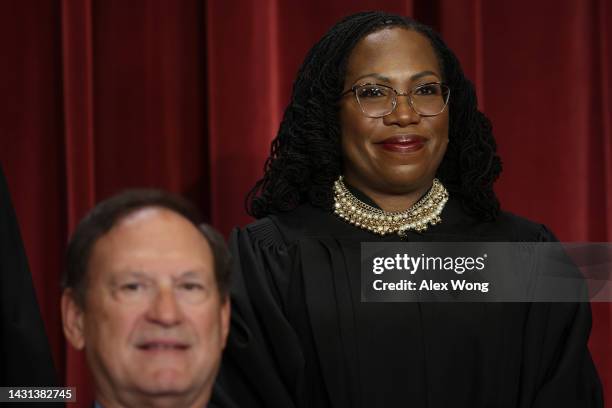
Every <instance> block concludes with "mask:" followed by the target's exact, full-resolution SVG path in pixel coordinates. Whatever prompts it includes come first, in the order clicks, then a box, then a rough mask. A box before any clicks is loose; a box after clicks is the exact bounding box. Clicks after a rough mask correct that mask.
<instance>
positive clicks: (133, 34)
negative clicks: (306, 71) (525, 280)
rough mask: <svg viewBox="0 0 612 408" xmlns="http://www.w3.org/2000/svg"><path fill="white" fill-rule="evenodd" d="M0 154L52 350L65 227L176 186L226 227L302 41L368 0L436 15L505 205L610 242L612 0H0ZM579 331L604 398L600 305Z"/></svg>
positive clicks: (609, 318)
mask: <svg viewBox="0 0 612 408" xmlns="http://www.w3.org/2000/svg"><path fill="white" fill-rule="evenodd" d="M0 7H1V8H2V12H1V13H0V49H1V50H2V64H1V65H0V90H1V93H0V162H1V164H2V167H3V169H4V172H5V175H6V178H7V180H8V183H9V187H10V190H11V193H12V198H13V202H14V205H15V207H16V212H17V215H18V218H19V222H20V226H21V231H22V235H23V239H24V242H25V246H26V251H27V254H28V259H29V262H30V268H31V270H32V274H33V279H34V283H35V289H36V293H37V296H38V300H39V304H40V307H41V313H42V316H43V318H44V321H45V325H46V330H47V333H48V336H49V341H50V343H51V346H52V349H53V351H54V358H55V362H56V366H57V367H58V369H59V371H60V374H61V376H62V378H63V379H64V381H65V383H66V384H69V385H76V386H78V400H79V402H78V403H77V404H75V405H74V406H79V407H86V406H88V402H89V399H90V398H91V389H90V387H89V380H88V378H87V375H86V368H85V366H84V364H83V361H82V356H81V355H80V354H78V353H75V352H74V351H71V349H70V348H69V347H67V346H66V344H65V342H64V339H63V336H62V331H61V323H60V316H59V296H60V292H59V284H58V281H59V276H60V274H61V269H62V264H63V254H64V249H65V244H66V241H67V239H68V235H69V233H70V232H71V231H72V229H73V228H74V226H75V224H76V222H78V220H79V218H80V217H81V216H82V215H83V214H84V213H85V212H86V211H87V210H88V209H89V208H91V206H92V205H93V203H95V202H96V201H98V200H100V199H103V198H105V197H108V196H109V195H111V194H113V193H116V192H118V191H120V190H122V189H125V188H129V187H136V186H139V187H140V186H150V187H160V188H165V189H168V190H171V191H175V192H179V193H182V194H185V195H186V196H187V197H189V198H190V199H192V200H193V201H195V202H196V203H197V205H198V206H199V207H200V208H201V209H202V210H203V211H204V213H205V214H207V215H208V216H209V219H210V220H211V222H212V223H213V224H214V225H215V226H217V227H218V228H219V229H221V230H222V231H223V232H224V233H226V234H227V233H228V232H229V231H230V229H231V228H232V227H233V226H236V225H243V224H245V223H247V222H248V221H249V218H248V217H247V215H246V214H245V212H244V197H245V194H246V192H247V191H248V190H249V188H250V187H251V186H252V185H253V183H254V182H255V181H256V179H257V178H258V177H259V176H260V175H261V172H262V168H263V162H264V160H265V158H266V156H267V154H268V150H269V143H270V141H271V139H272V138H273V137H274V135H275V132H276V129H277V128H278V125H279V121H280V118H281V116H282V111H283V107H284V105H285V104H286V103H287V101H288V98H289V95H290V91H291V85H292V81H293V78H294V76H295V74H296V71H297V69H298V67H299V65H300V64H301V62H302V59H303V58H304V56H305V53H306V51H307V50H308V49H309V48H310V47H311V46H312V45H313V44H314V42H315V41H316V40H317V39H318V38H319V37H320V36H321V35H322V34H323V33H324V32H325V31H326V29H327V28H329V27H330V26H331V25H332V24H333V23H334V22H335V21H337V20H338V19H339V18H340V17H342V16H344V15H347V14H350V13H353V12H356V11H362V10H369V9H383V10H386V11H390V12H395V13H400V14H405V15H409V16H413V17H415V18H417V19H420V20H421V21H423V22H425V23H428V24H430V25H432V26H434V27H435V28H436V29H437V30H438V31H439V32H441V34H442V35H443V37H444V38H445V39H446V41H447V43H448V44H449V46H450V47H451V48H452V49H453V50H454V51H455V52H456V53H457V55H458V56H459V58H460V60H461V61H462V64H463V67H464V70H465V71H466V73H467V75H468V76H469V77H470V78H472V80H473V81H474V83H475V84H476V86H477V90H478V96H479V101H480V105H481V109H482V110H483V111H484V112H485V113H486V114H487V115H488V116H489V117H490V118H491V119H492V121H493V124H494V132H495V135H496V138H497V141H498V145H499V151H500V154H501V156H502V160H503V162H504V173H503V174H502V177H501V180H500V182H499V183H498V186H497V191H498V193H499V195H500V198H501V201H502V205H503V207H504V208H505V209H506V210H509V211H512V212H515V213H517V214H520V215H523V216H525V217H528V218H530V219H532V220H535V221H538V222H541V223H544V224H547V225H548V226H549V227H551V228H552V230H553V231H554V232H555V233H556V234H557V236H558V237H559V238H560V239H561V240H565V241H612V105H611V104H612V95H611V92H612V28H610V23H612V5H611V4H610V3H609V2H608V1H607V0H590V1H583V0H558V1H555V2H548V1H538V0H518V1H514V2H502V1H499V2H489V1H484V0H452V1H450V0H449V1H441V0H439V1H425V0H412V1H410V0H404V1H400V0H380V1H374V0H369V1H368V0H338V1H333V2H332V1H329V0H311V1H308V2H297V1H282V0H265V1H262V0H236V1H222V0H209V1H204V0H180V1H172V2H171V1H165V0H130V1H129V2H125V1H120V0H104V1H102V0H97V1H94V0H76V1H72V0H62V1H58V0H40V1H37V2H23V1H19V0H8V1H3V2H2V4H0ZM593 316H594V319H593V333H592V336H591V342H590V347H591V351H592V353H593V356H594V358H595V361H596V364H597V367H598V370H599V373H600V374H601V376H602V379H603V381H604V387H605V392H606V396H607V398H608V400H609V401H608V402H607V404H608V405H607V406H608V407H612V403H611V402H610V400H612V361H611V360H612V357H611V356H612V352H611V351H612V350H611V343H612V342H611V338H612V328H611V323H612V305H611V304H609V303H608V304H606V303H599V304H594V305H593Z"/></svg>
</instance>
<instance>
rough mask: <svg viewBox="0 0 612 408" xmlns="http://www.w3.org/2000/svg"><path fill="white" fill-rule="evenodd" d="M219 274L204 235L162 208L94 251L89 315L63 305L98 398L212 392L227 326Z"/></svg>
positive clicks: (129, 220)
mask: <svg viewBox="0 0 612 408" xmlns="http://www.w3.org/2000/svg"><path fill="white" fill-rule="evenodd" d="M213 269H214V262H213V255H212V252H211V249H210V247H209V245H208V243H207V241H206V239H205V238H204V237H203V236H202V234H201V233H200V232H199V231H198V230H197V229H196V228H195V227H194V226H193V225H192V224H191V223H190V222H189V221H187V220H186V219H185V218H183V217H181V216H180V215H178V214H176V213H174V212H172V211H169V210H165V209H161V208H145V209H142V210H139V211H137V212H135V213H133V214H130V215H129V216H127V217H126V218H124V219H122V220H121V221H120V222H119V223H118V224H117V225H116V226H115V227H113V228H112V229H111V230H110V231H109V232H108V233H107V234H105V235H103V236H102V237H101V238H100V239H99V240H98V241H97V242H96V243H95V245H94V247H93V250H92V254H91V257H90V262H89V268H88V271H87V273H88V286H87V292H86V296H85V305H84V308H83V309H80V308H78V307H77V306H75V304H74V303H73V302H71V300H70V297H68V298H67V299H66V296H65V299H64V300H63V303H65V305H63V306H64V309H70V308H71V307H72V310H73V313H70V312H68V313H67V312H66V311H64V319H65V326H66V320H68V321H69V322H70V321H72V322H73V324H72V326H73V327H76V330H72V331H71V330H70V329H68V330H67V336H68V337H69V340H70V341H71V342H72V343H73V345H75V346H76V347H77V348H84V349H85V353H86V355H87V360H88V363H89V365H90V368H91V370H92V372H93V375H94V380H95V383H96V389H97V392H98V393H100V394H102V395H101V396H98V398H103V399H107V398H109V395H117V396H119V397H117V398H120V399H121V398H122V397H121V396H124V399H133V398H134V397H137V398H136V399H138V397H140V398H147V397H161V398H163V397H172V396H176V395H181V394H185V395H188V394H193V395H198V393H202V392H205V393H206V394H209V393H210V388H211V387H212V384H213V381H214V377H215V375H216V373H217V371H218V367H219V363H220V357H221V352H222V350H223V347H224V346H225V340H226V337H227V332H228V321H229V302H228V301H226V300H223V299H221V297H220V294H219V291H218V288H217V285H216V281H215V276H214V270H213ZM71 316H73V317H72V318H71ZM69 322H68V323H69ZM69 325H70V323H69ZM72 333H75V334H72ZM105 394H108V395H105ZM206 397H207V396H206ZM198 399H199V398H198Z"/></svg>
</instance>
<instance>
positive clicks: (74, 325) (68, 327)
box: [62, 289, 85, 350]
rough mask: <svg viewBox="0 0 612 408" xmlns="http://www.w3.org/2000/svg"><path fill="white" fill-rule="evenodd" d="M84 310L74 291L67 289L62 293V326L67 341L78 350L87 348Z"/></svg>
mask: <svg viewBox="0 0 612 408" xmlns="http://www.w3.org/2000/svg"><path fill="white" fill-rule="evenodd" d="M83 319H84V316H83V308H82V307H81V306H79V304H78V303H77V302H76V300H75V294H74V291H73V290H72V289H65V290H64V293H62V324H63V326H64V335H65V336H66V339H68V341H69V342H70V344H72V346H73V347H74V348H76V349H77V350H82V349H83V348H84V347H85V336H84V333H83V323H84V322H83Z"/></svg>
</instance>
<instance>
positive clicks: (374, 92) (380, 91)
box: [359, 86, 389, 98]
mask: <svg viewBox="0 0 612 408" xmlns="http://www.w3.org/2000/svg"><path fill="white" fill-rule="evenodd" d="M388 93H389V91H388V90H386V89H384V88H381V87H377V86H366V87H363V88H360V89H359V97H360V98H379V97H384V96H387V94H388Z"/></svg>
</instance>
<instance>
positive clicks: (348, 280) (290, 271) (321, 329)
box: [211, 192, 603, 408]
mask: <svg viewBox="0 0 612 408" xmlns="http://www.w3.org/2000/svg"><path fill="white" fill-rule="evenodd" d="M356 194H358V192H356ZM360 198H361V199H363V200H364V201H369V202H370V204H373V203H371V201H370V200H368V199H367V197H363V196H362V195H360ZM406 239H407V240H408V241H473V242H488V241H523V242H534V241H535V242H538V241H551V240H554V239H555V238H554V237H553V235H552V234H551V233H550V232H549V231H548V230H547V229H546V228H545V227H544V226H542V225H538V224H534V223H531V222H529V221H527V220H524V219H522V218H519V217H516V216H514V215H511V214H508V213H502V214H501V215H500V216H499V217H498V219H497V220H496V221H493V222H480V221H478V220H475V219H474V218H472V217H470V216H469V215H467V214H466V213H465V212H464V211H463V210H462V208H461V205H460V203H459V202H458V201H457V200H453V199H452V197H451V199H450V200H449V202H448V203H447V205H446V207H445V209H444V211H443V213H442V223H440V224H439V225H436V226H433V227H430V228H429V229H428V230H427V231H426V232H424V233H416V232H411V233H409V234H408V236H407V238H406ZM394 240H399V237H397V236H390V237H378V236H376V235H374V234H372V233H369V232H367V231H364V230H360V229H358V228H356V227H353V226H351V225H349V224H348V223H346V222H344V221H342V220H340V219H339V218H338V217H336V216H335V215H333V214H331V213H329V212H326V211H324V210H322V209H318V208H315V207H313V206H311V205H309V204H305V205H302V206H300V207H299V208H297V209H295V210H293V211H291V212H289V213H286V214H281V215H274V216H269V217H266V218H263V219H261V220H259V221H257V222H255V223H253V224H251V225H249V226H247V227H246V228H244V229H239V230H236V231H234V232H233V234H232V237H231V240H230V245H231V250H232V253H233V254H234V256H235V259H234V262H235V265H234V270H233V272H234V276H233V287H232V291H231V296H232V320H231V322H232V323H231V330H230V335H229V339H228V344H227V348H226V350H225V353H224V357H223V363H222V367H221V370H220V373H219V377H218V380H217V383H216V385H215V390H214V392H213V399H212V404H211V406H213V407H265V408H291V407H317V408H323V407H334V408H341V407H342V408H344V407H363V408H369V407H417V408H420V407H428V408H447V407H466V408H468V407H469V408H493V407H495V408H505V407H508V408H509V407H513V408H528V407H529V408H553V407H554V408H564V407H567V408H570V407H571V408H578V407H580V408H590V407H603V401H602V391H601V383H600V381H599V378H598V375H597V372H596V370H595V367H594V365H593V362H592V360H591V356H590V354H589V351H588V349H587V340H588V336H589V332H590V329H591V311H590V306H589V304H588V303H580V304H577V303H362V302H361V301H360V264H359V261H360V243H361V242H374V241H394Z"/></svg>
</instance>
